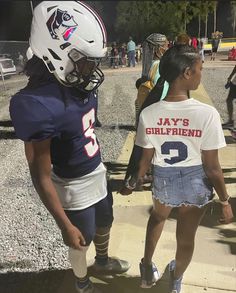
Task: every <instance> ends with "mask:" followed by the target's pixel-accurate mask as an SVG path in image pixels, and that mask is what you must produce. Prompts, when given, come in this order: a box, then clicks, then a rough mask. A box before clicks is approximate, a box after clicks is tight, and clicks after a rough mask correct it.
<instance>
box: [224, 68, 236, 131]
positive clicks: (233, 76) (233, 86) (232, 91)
mask: <svg viewBox="0 0 236 293" xmlns="http://www.w3.org/2000/svg"><path fill="white" fill-rule="evenodd" d="M226 88H229V93H228V96H227V99H226V104H227V111H228V117H229V118H228V121H227V122H225V123H223V124H222V127H223V129H228V128H231V127H234V122H236V121H234V119H233V111H234V107H233V103H234V101H235V100H236V65H235V66H234V68H233V70H232V71H231V73H230V75H229V77H228V78H227V83H226Z"/></svg>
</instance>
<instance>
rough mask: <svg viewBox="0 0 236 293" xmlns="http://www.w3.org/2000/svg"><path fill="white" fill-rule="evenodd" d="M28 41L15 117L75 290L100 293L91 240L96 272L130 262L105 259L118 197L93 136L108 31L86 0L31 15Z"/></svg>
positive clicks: (47, 6) (13, 104) (119, 269)
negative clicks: (89, 256) (23, 82)
mask: <svg viewBox="0 0 236 293" xmlns="http://www.w3.org/2000/svg"><path fill="white" fill-rule="evenodd" d="M88 40H89V42H88ZM29 43H30V48H31V51H32V54H31V55H32V57H31V58H30V59H29V61H28V62H27V65H26V69H25V71H26V74H27V76H28V77H29V81H28V84H27V86H26V87H25V88H23V89H22V90H20V91H19V92H18V93H16V94H15V95H14V96H13V97H12V98H11V101H10V109H9V110H10V116H11V119H12V123H13V126H14V128H15V131H16V135H17V137H18V138H20V139H21V140H23V141H24V146H25V156H26V159H27V161H28V166H29V170H30V174H31V178H32V182H33V185H34V187H35V189H36V191H37V193H38V194H39V197H40V198H41V200H42V202H43V204H44V205H45V207H46V208H47V209H48V211H49V212H50V214H51V215H52V217H53V218H54V220H55V222H56V223H57V225H58V227H59V228H60V230H61V234H62V238H63V241H64V243H65V245H67V246H68V248H69V249H68V252H69V260H70V263H71V266H72V269H73V272H74V275H75V286H76V290H77V292H78V293H99V292H101V291H100V290H99V289H98V288H97V287H95V286H94V285H93V283H92V282H91V281H90V279H89V276H88V273H87V261H86V253H87V250H88V248H89V246H90V244H91V242H92V241H93V242H94V244H95V249H96V257H95V261H94V264H93V266H92V269H93V271H95V272H99V273H105V274H114V273H119V274H120V273H123V272H126V271H127V270H128V269H129V263H128V262H127V261H124V260H120V259H118V258H111V257H109V256H108V246H109V238H110V229H111V227H112V222H113V208H112V205H113V198H112V193H111V191H110V188H109V186H108V182H107V179H106V168H105V166H104V164H103V163H102V160H101V153H100V147H99V143H98V140H97V138H96V135H95V133H94V125H95V122H96V108H97V96H96V90H97V89H98V87H99V86H100V85H101V84H102V82H103V80H104V74H103V72H102V71H101V70H100V68H99V63H100V61H101V58H103V57H104V56H105V55H106V52H107V47H106V43H107V40H106V30H105V26H104V24H103V22H102V20H101V18H100V17H99V15H97V13H96V12H95V11H94V10H92V9H91V8H90V7H89V6H88V5H87V4H85V3H84V2H82V1H81V2H79V1H43V2H41V3H40V4H38V5H37V6H36V7H35V9H34V11H33V20H32V25H31V34H30V40H29Z"/></svg>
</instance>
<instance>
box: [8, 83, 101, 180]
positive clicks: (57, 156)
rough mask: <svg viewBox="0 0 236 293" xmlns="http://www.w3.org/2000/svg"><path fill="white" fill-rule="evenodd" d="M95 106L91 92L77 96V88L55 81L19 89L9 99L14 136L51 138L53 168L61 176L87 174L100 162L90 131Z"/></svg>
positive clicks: (94, 95) (35, 139)
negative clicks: (31, 87)
mask: <svg viewBox="0 0 236 293" xmlns="http://www.w3.org/2000/svg"><path fill="white" fill-rule="evenodd" d="M96 110H97V97H96V94H95V93H93V92H92V93H90V94H88V95H87V97H86V98H85V99H81V98H79V92H78V90H76V89H73V88H65V87H63V89H62V88H61V87H60V85H58V84H56V83H50V84H47V85H44V86H41V87H39V88H36V89H29V88H25V89H22V90H21V91H19V92H18V93H17V94H15V95H14V96H13V97H12V99H11V101H10V116H11V119H12V122H13V126H14V128H15V131H16V135H17V137H18V138H20V139H21V140H23V141H26V142H27V141H42V140H45V139H48V138H51V139H52V143H51V159H52V164H53V169H54V172H55V173H56V174H57V175H58V176H60V177H65V178H73V177H80V176H83V175H86V174H89V173H90V172H92V171H93V170H94V169H96V167H97V166H98V165H99V164H100V162H101V154H100V148H99V144H98V141H97V138H96V136H95V133H94V123H95V111H96Z"/></svg>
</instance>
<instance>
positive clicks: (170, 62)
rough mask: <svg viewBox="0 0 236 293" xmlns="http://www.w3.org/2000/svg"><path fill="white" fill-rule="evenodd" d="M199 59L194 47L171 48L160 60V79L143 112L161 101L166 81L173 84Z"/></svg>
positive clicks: (180, 46)
mask: <svg viewBox="0 0 236 293" xmlns="http://www.w3.org/2000/svg"><path fill="white" fill-rule="evenodd" d="M199 59H200V55H199V53H198V51H197V50H196V49H195V48H193V47H192V46H189V45H182V44H177V45H174V46H173V47H171V48H169V49H168V50H167V51H166V52H165V53H164V54H163V56H162V58H161V60H160V64H159V73H160V78H159V79H158V80H157V83H156V85H155V86H154V87H153V89H152V90H151V92H150V93H149V95H148V96H147V98H146V100H145V102H144V103H143V105H142V109H141V110H143V109H144V108H146V107H148V106H149V105H151V104H153V103H156V102H159V101H160V98H161V95H162V91H163V88H164V82H165V81H167V82H168V83H169V84H171V83H172V82H173V81H174V80H176V78H177V77H178V76H180V75H181V74H183V73H184V71H185V69H186V68H187V67H190V68H191V67H192V66H193V65H194V64H195V63H196V62H197V60H199Z"/></svg>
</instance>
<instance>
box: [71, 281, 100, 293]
mask: <svg viewBox="0 0 236 293" xmlns="http://www.w3.org/2000/svg"><path fill="white" fill-rule="evenodd" d="M75 288H76V291H77V292H78V293H102V291H101V290H99V289H98V288H96V287H94V285H93V283H92V282H91V281H89V283H88V285H87V286H85V287H84V288H79V287H78V284H77V282H76V283H75Z"/></svg>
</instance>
